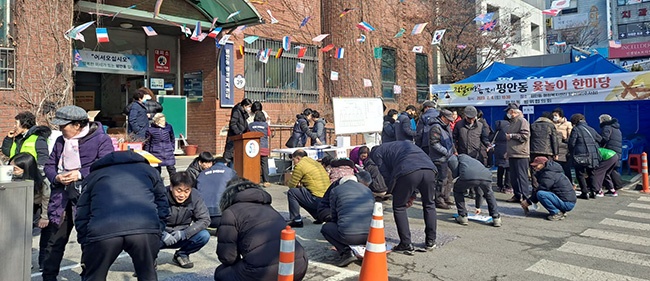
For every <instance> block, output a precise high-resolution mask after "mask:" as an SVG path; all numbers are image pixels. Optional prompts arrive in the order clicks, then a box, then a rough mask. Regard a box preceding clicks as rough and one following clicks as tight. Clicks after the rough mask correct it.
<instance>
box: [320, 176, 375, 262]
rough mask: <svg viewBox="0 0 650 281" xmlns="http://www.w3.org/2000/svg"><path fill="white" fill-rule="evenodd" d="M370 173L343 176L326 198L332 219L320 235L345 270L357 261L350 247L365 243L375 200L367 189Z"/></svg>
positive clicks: (370, 179)
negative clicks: (330, 246)
mask: <svg viewBox="0 0 650 281" xmlns="http://www.w3.org/2000/svg"><path fill="white" fill-rule="evenodd" d="M371 182H372V177H371V175H370V173H368V172H366V171H362V172H359V173H358V174H356V176H344V177H342V178H341V179H340V180H339V185H338V186H336V187H334V188H332V190H330V194H329V200H330V208H331V211H330V212H331V219H330V221H329V222H327V223H325V224H324V225H323V228H321V231H320V232H321V233H322V234H323V237H325V239H326V240H327V241H328V242H330V243H331V244H332V245H334V247H336V251H337V252H338V253H339V256H340V258H339V261H338V263H337V266H341V267H345V266H347V265H349V264H350V263H352V262H354V261H355V260H357V258H356V256H355V255H354V254H353V253H352V250H351V249H350V246H349V245H364V244H365V243H366V242H367V241H368V232H369V231H370V228H369V225H370V222H371V221H372V211H373V207H374V204H375V197H374V196H373V194H372V191H371V190H370V188H368V186H369V185H370V183H371Z"/></svg>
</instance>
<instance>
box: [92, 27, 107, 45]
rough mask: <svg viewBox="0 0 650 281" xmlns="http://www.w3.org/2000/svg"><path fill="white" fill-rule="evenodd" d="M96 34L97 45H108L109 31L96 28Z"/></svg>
mask: <svg viewBox="0 0 650 281" xmlns="http://www.w3.org/2000/svg"><path fill="white" fill-rule="evenodd" d="M95 33H96V34H97V43H108V42H109V40H108V30H106V28H103V27H98V28H95Z"/></svg>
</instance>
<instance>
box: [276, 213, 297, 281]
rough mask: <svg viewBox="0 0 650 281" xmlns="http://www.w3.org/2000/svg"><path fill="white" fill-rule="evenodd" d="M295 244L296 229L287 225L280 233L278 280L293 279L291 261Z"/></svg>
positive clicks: (293, 256)
mask: <svg viewBox="0 0 650 281" xmlns="http://www.w3.org/2000/svg"><path fill="white" fill-rule="evenodd" d="M295 244H296V231H295V230H293V229H291V227H290V226H288V225H287V228H285V229H283V230H282V232H281V233H280V263H279V266H278V281H293V261H294V258H295V254H294V250H295V246H296V245H295Z"/></svg>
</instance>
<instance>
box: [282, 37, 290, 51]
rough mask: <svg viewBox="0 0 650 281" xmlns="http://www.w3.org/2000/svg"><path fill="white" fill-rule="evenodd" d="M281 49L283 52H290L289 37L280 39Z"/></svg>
mask: <svg viewBox="0 0 650 281" xmlns="http://www.w3.org/2000/svg"><path fill="white" fill-rule="evenodd" d="M282 48H283V49H284V50H285V51H289V50H291V37H290V36H284V37H282Z"/></svg>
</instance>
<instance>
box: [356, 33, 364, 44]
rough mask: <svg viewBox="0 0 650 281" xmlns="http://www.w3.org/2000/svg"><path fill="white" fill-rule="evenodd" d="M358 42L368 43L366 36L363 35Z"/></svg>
mask: <svg viewBox="0 0 650 281" xmlns="http://www.w3.org/2000/svg"><path fill="white" fill-rule="evenodd" d="M357 42H359V43H363V42H366V36H365V35H363V34H361V38H357Z"/></svg>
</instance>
